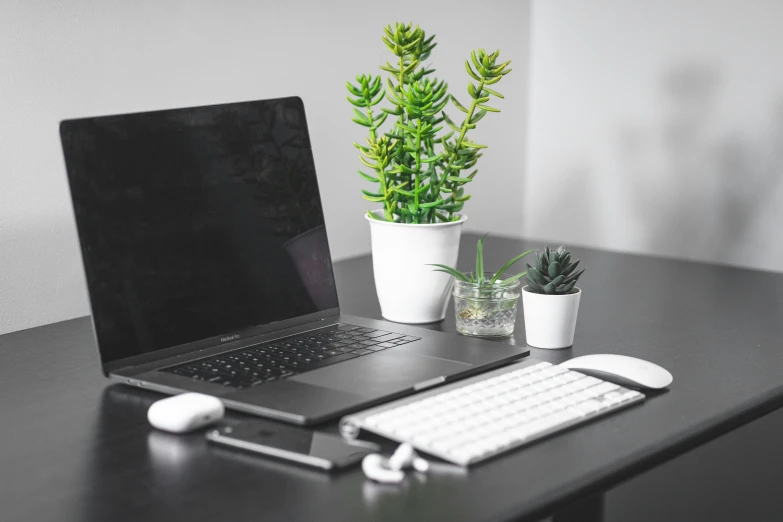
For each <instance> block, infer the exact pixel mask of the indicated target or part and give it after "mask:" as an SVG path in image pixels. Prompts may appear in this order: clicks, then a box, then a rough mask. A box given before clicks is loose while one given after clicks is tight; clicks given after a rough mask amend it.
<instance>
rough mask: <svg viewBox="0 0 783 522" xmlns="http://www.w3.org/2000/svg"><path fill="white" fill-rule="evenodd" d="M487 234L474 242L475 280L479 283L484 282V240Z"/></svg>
mask: <svg viewBox="0 0 783 522" xmlns="http://www.w3.org/2000/svg"><path fill="white" fill-rule="evenodd" d="M488 235H489V233H487V234H484V235H483V236H482V237H481V239H479V240H478V243H477V244H476V280H477V281H478V283H479V284H482V283H483V282H484V240H485V239H486V238H487V236H488Z"/></svg>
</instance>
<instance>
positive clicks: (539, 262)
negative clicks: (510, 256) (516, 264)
mask: <svg viewBox="0 0 783 522" xmlns="http://www.w3.org/2000/svg"><path fill="white" fill-rule="evenodd" d="M525 264H526V265H527V277H525V282H526V283H527V285H528V287H529V288H530V291H531V292H533V293H536V294H550V295H563V294H570V293H573V291H574V286H576V282H577V281H578V280H579V277H580V276H581V275H582V273H584V271H585V269H584V268H583V269H581V270H579V271H576V272H575V271H574V270H576V267H577V266H578V265H579V260H578V259H577V260H576V261H573V262H572V261H571V252H568V251H567V250H566V249H565V247H564V246H562V245H561V246H560V247H559V248H558V249H557V250H549V247H548V246H547V247H546V248H545V249H544V250H543V251H542V252H536V266H530V264H528V263H525Z"/></svg>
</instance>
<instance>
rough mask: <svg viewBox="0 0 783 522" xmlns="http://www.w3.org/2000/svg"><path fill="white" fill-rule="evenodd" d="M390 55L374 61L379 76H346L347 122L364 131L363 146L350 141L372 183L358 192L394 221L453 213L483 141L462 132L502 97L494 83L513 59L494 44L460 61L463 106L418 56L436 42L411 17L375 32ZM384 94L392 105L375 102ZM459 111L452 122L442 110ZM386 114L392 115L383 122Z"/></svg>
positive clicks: (430, 219)
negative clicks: (465, 100) (464, 73)
mask: <svg viewBox="0 0 783 522" xmlns="http://www.w3.org/2000/svg"><path fill="white" fill-rule="evenodd" d="M381 39H382V40H383V43H384V44H385V45H386V47H387V48H388V49H389V50H390V51H391V53H392V54H393V55H394V56H395V58H394V60H393V61H387V62H386V63H385V64H384V65H382V66H381V67H380V68H381V70H383V71H385V72H386V73H388V77H387V79H386V82H385V84H384V82H383V81H382V79H381V77H380V76H373V75H364V74H361V75H358V76H356V83H355V84H354V83H351V82H347V83H346V87H347V88H348V92H349V93H350V94H349V96H348V97H347V98H348V101H349V102H350V103H351V104H352V105H353V106H354V111H353V112H354V117H353V121H354V122H356V123H357V124H359V125H361V126H363V127H365V128H366V129H367V132H368V137H367V139H366V145H362V144H358V143H354V146H355V147H356V148H357V149H359V151H360V155H359V159H360V161H361V162H362V164H363V165H364V166H365V167H366V169H367V170H369V172H364V171H363V170H360V171H359V175H360V176H361V177H362V178H364V179H365V180H366V181H369V182H371V183H374V184H375V188H373V189H372V190H362V195H363V197H364V199H366V200H368V201H371V202H374V203H381V204H382V205H383V216H382V218H381V217H379V216H376V215H375V214H373V213H372V212H371V211H370V210H368V211H367V214H368V215H369V216H370V217H372V218H374V219H384V220H386V221H393V222H397V223H436V222H449V221H457V220H459V218H460V216H459V214H458V213H459V212H460V211H461V210H462V208H463V206H464V205H465V202H466V201H468V200H469V199H470V194H466V193H465V185H467V184H468V183H470V182H471V181H473V178H474V177H475V176H476V174H477V173H478V170H476V169H475V166H476V163H477V162H478V160H479V158H481V156H482V153H481V152H479V151H481V150H482V149H485V148H487V146H486V145H482V144H480V143H476V142H474V141H471V140H470V139H469V138H468V132H469V131H472V130H473V129H475V128H476V125H477V124H478V122H479V121H481V120H482V119H483V118H484V117H485V116H486V115H487V113H489V112H500V110H499V109H497V108H495V107H492V106H490V105H488V103H489V101H490V98H491V97H495V98H498V99H501V98H503V95H502V94H500V93H499V92H497V91H496V90H494V87H490V85H492V86H494V85H495V84H496V83H498V82H499V81H500V80H501V79H502V78H503V76H505V75H506V74H508V73H510V72H511V69H509V68H508V66H509V64H510V63H511V61H510V60H509V61H506V62H502V63H500V62H499V60H498V58H499V56H500V51H499V50H497V51H495V52H493V53H487V52H486V51H484V49H478V50H474V51H472V52H471V54H470V58H469V59H468V60H465V69H466V71H467V74H468V75H469V76H470V77H471V79H472V80H473V81H475V83H474V82H473V81H471V82H468V88H467V90H468V95H469V96H470V100H471V101H470V103H469V104H467V106H466V105H463V104H462V103H460V101H459V100H457V98H456V97H455V96H454V95H452V94H449V93H448V84H447V83H446V82H444V81H442V80H438V79H436V78H434V77H430V75H431V74H432V73H433V72H435V69H428V68H427V66H425V65H423V62H424V61H425V60H426V59H427V58H429V57H430V54H431V53H432V50H433V49H434V48H435V46H436V45H437V44H436V43H435V36H434V35H433V36H430V37H427V36H426V34H425V32H424V30H423V29H421V28H420V27H419V26H418V25H417V26H416V27H413V24H412V23H409V24H407V25H406V24H401V23H396V24H395V25H394V27H392V26H391V25H388V26H386V27H385V28H384V35H383V36H382V38H381ZM384 100H386V101H387V102H388V103H389V104H390V105H391V106H390V107H380V108H379V107H378V106H379V105H380V104H381V102H383V101H384ZM449 101H450V102H451V103H452V105H453V106H454V107H455V108H456V109H457V110H459V111H460V112H462V113H464V117H463V118H462V122H461V123H456V122H455V121H454V120H453V119H452V118H451V117H449V115H448V114H447V113H446V112H445V108H446V105H447V104H448V103H449ZM389 116H392V117H393V118H394V121H393V122H391V121H390V122H388V123H387V119H388V117H389Z"/></svg>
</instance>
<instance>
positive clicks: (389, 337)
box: [372, 332, 402, 343]
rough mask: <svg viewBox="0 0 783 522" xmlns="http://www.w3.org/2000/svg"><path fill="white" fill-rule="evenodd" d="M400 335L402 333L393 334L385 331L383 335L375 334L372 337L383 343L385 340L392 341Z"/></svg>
mask: <svg viewBox="0 0 783 522" xmlns="http://www.w3.org/2000/svg"><path fill="white" fill-rule="evenodd" d="M400 337H402V335H400V334H394V333H388V332H387V333H385V334H384V335H379V336H376V337H372V339H375V340H376V341H378V342H379V343H385V342H388V341H393V340H395V339H399V338H400Z"/></svg>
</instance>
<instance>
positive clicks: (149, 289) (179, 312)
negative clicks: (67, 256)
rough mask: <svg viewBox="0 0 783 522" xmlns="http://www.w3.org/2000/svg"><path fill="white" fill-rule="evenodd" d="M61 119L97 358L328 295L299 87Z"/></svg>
mask: <svg viewBox="0 0 783 522" xmlns="http://www.w3.org/2000/svg"><path fill="white" fill-rule="evenodd" d="M60 132H61V137H62V142H63V149H64V153H65V160H66V167H67V171H68V178H69V181H70V186H71V196H72V198H73V205H74V210H75V215H76V224H77V227H78V231H79V238H80V242H81V247H82V257H83V260H84V266H85V272H86V276H87V284H88V288H89V293H90V300H91V305H92V312H93V318H94V322H95V328H96V331H97V336H98V343H99V347H100V350H101V355H102V359H103V363H104V364H106V363H109V362H113V361H117V360H120V359H124V358H127V357H131V356H135V355H140V354H143V353H148V352H152V351H155V350H160V349H163V348H168V347H172V346H178V345H182V344H186V343H190V342H194V341H199V340H202V339H207V338H214V337H218V338H220V337H224V338H228V337H231V336H232V335H233V334H234V333H235V332H237V331H241V330H246V329H248V328H252V327H255V326H260V325H267V324H269V323H272V322H276V321H283V320H287V319H292V318H296V317H300V316H304V315H307V314H311V313H315V312H318V311H323V310H329V309H334V308H336V307H337V293H336V290H335V285H334V277H333V274H332V265H331V260H330V256H329V247H328V243H327V240H326V231H325V228H324V217H323V212H322V209H321V201H320V197H319V193H318V184H317V181H316V175H315V167H314V165H313V156H312V152H311V149H310V140H309V137H308V132H307V124H306V121H305V114H304V107H303V105H302V102H301V100H300V99H299V98H285V99H279V100H269V101H259V102H247V103H238V104H230V105H220V106H212V107H198V108H191V109H178V110H170V111H158V112H151V113H142V114H130V115H121V116H108V117H100V118H89V119H81V120H70V121H65V122H63V123H62V124H61V127H60Z"/></svg>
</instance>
